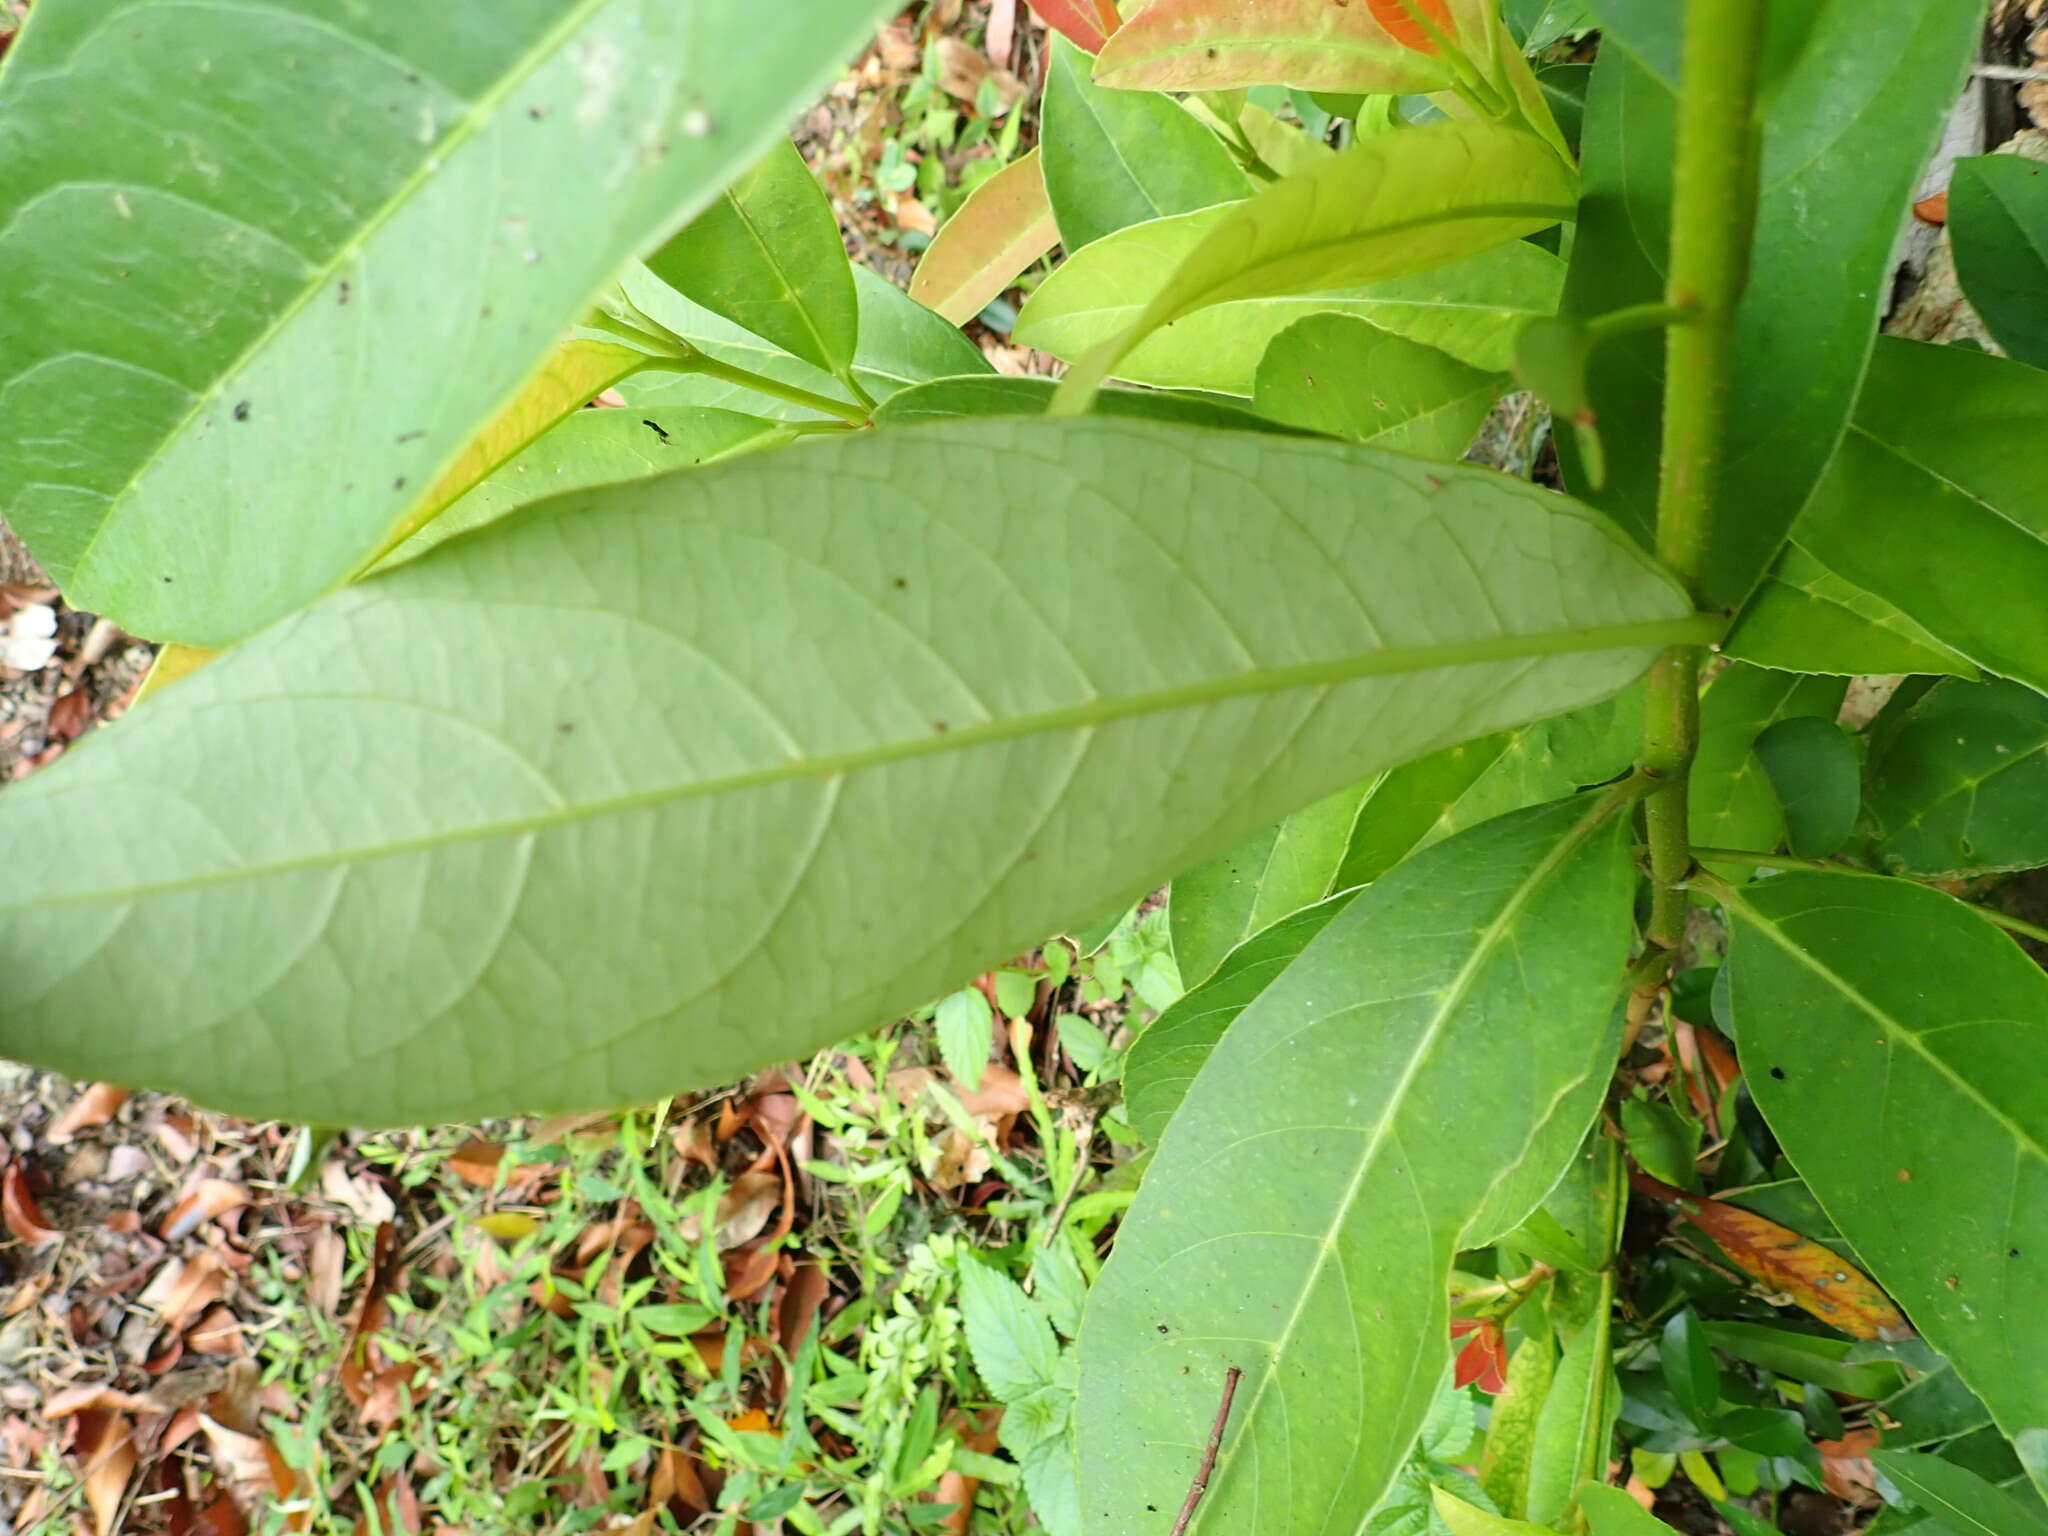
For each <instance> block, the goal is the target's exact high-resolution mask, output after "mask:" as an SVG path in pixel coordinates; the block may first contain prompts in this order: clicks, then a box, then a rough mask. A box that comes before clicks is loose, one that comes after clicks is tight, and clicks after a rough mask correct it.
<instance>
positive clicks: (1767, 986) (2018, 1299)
mask: <svg viewBox="0 0 2048 1536" xmlns="http://www.w3.org/2000/svg"><path fill="white" fill-rule="evenodd" d="M1722 898H1723V900H1724V902H1725V904H1726V906H1727V908H1728V911H1729V915H1730V918H1731V919H1732V923H1733V944H1732V948H1731V953H1730V957H1729V962H1728V972H1729V976H1730V985H1731V989H1732V990H1731V996H1732V1000H1733V1006H1734V1013H1735V1026H1736V1032H1737V1036H1738V1039H1739V1043H1740V1045H1741V1047H1742V1052H1743V1060H1744V1063H1745V1065H1746V1066H1747V1067H1748V1071H1747V1073H1746V1074H1745V1081H1747V1082H1748V1083H1749V1085H1750V1089H1751V1091H1752V1092H1753V1093H1754V1094H1755V1096H1756V1100H1757V1104H1758V1105H1759V1107H1760V1108H1761V1109H1762V1110H1763V1112H1764V1116H1765V1118H1766V1119H1767V1120H1769V1122H1770V1125H1771V1129H1772V1130H1773V1131H1775V1132H1776V1133H1777V1135H1778V1138H1779V1140H1780V1141H1781V1142H1782V1143H1783V1144H1784V1147H1785V1151H1786V1154H1787V1155H1788V1156H1789V1157H1790V1158H1791V1159H1792V1163H1793V1166H1794V1167H1796V1168H1797V1169H1798V1170H1799V1173H1800V1175H1801V1176H1802V1177H1803V1178H1804V1179H1805V1180H1806V1182H1807V1183H1808V1185H1810V1186H1811V1187H1812V1190H1813V1193H1814V1194H1815V1195H1816V1196H1817V1197H1819V1199H1820V1202H1821V1205H1822V1206H1823V1207H1824V1208H1825V1209H1826V1210H1827V1213H1828V1215H1829V1216H1830V1217H1831V1218H1833V1220H1834V1223H1835V1225H1836V1227H1837V1228H1839V1229H1840V1231H1841V1233H1842V1235H1843V1236H1844V1237H1846V1238H1847V1239H1848V1240H1849V1241H1850V1242H1851V1243H1853V1244H1854V1245H1855V1248H1856V1252H1857V1253H1858V1254H1859V1255H1861V1257H1862V1258H1863V1259H1864V1261H1865V1263H1866V1265H1867V1267H1868V1268H1869V1270H1870V1272H1871V1274H1872V1275H1873V1276H1874V1278H1875V1279H1876V1280H1877V1281H1878V1283H1879V1284H1881V1285H1882V1286H1883V1287H1884V1288H1885V1289H1886V1290H1887V1291H1889V1292H1890V1293H1891V1295H1892V1297H1893V1298H1894V1299H1895V1300H1896V1301H1897V1302H1898V1303H1899V1304H1900V1306H1902V1307H1903V1308H1904V1309H1905V1311H1906V1313H1907V1315H1908V1316H1909V1317H1910V1318H1911V1319H1912V1320H1913V1323H1914V1325H1915V1326H1916V1327H1917V1328H1918V1329H1919V1330H1920V1333H1921V1334H1922V1336H1923V1337H1925V1338H1926V1339H1927V1341H1928V1342H1929V1343H1930V1344H1932V1345H1933V1346H1934V1347H1935V1348H1936V1349H1938V1350H1939V1351H1941V1353H1942V1354H1944V1355H1946V1356H1947V1357H1948V1359H1949V1360H1950V1362H1951V1363H1952V1364H1953V1365H1954V1366H1955V1368H1956V1370H1957V1372H1958V1373H1959V1374H1960V1375H1961V1376H1962V1377H1963V1379H1964V1380H1965V1381H1966V1382H1968V1383H1969V1385H1970V1386H1971V1387H1972V1388H1973V1389H1974V1390H1975V1391H1976V1392H1977V1393H1978V1394H1979V1395H1980V1396H1981V1397H1982V1398H1983V1399H1984V1401H1985V1403H1986V1405H1987V1406H1989V1408H1990V1409H1991V1413H1992V1416H1993V1417H1994V1418H1995V1419H1996V1420H1997V1422H1998V1424H1999V1425H2000V1427H2001V1428H2003V1429H2004V1430H2005V1431H2006V1433H2007V1434H2008V1435H2009V1436H2011V1437H2012V1438H2014V1439H2015V1441H2018V1442H2020V1443H2022V1444H2024V1443H2025V1437H2026V1436H2028V1435H2029V1434H2034V1435H2038V1434H2039V1433H2040V1431H2041V1428H2042V1426H2048V1375H2044V1374H2043V1373H2042V1372H2039V1371H2036V1370H2031V1369H2025V1370H2015V1369H2013V1366H2012V1362H2014V1361H2033V1360H2039V1359H2043V1358H2048V1312H2044V1311H2043V1309H2042V1308H2041V1307H2040V1306H2039V1305H2038V1303H2037V1301H2036V1298H2037V1297H2038V1295H2039V1293H2040V1287H2041V1284H2042V1275H2043V1274H2044V1272H2048V1080H2044V1079H2043V1077H2042V1075H2041V1073H2040V1071H2039V1070H2038V1067H2039V1063H2040V1061H2041V1060H2042V1053H2043V1052H2044V1050H2048V976H2044V975H2043V974H2042V972H2041V969H2040V967H2038V966H2036V965H2035V964H2034V963H2033V961H2031V960H2030V959H2028V958H2027V956H2026V955H2025V954H2023V953H2022V952H2021V951H2020V949H2019V948H2018V946H2017V945H2015V944H2014V943H2013V942H2012V941H2011V940H2010V939H2008V938H2007V937H2006V936H2005V935H2004V934H2002V933H2000V932H1999V931H1998V930H1997V929H1995V928H1993V927H1992V926H1991V925H1990V924H1989V923H1988V922H1986V921H1985V920H1984V919H1983V918H1982V917H1980V916H1978V915H1977V914H1976V913H1974V912H1971V911H1970V910H1969V909H1968V908H1966V907H1964V906H1963V905H1962V904H1961V903H1959V902H1957V901H1955V900H1953V899H1951V898H1949V897H1947V896H1944V895H1942V894H1940V893H1939V892H1938V891H1933V890H1929V889H1928V888H1927V887H1925V886H1919V885H1911V884H1907V883H1905V882H1902V881H1894V880H1885V879H1879V878H1875V877H1870V876H1855V875H1825V874H1803V873H1802V874H1786V875H1780V876H1777V877H1776V878H1774V879H1771V880H1766V881H1762V882H1760V883H1758V884H1755V885H1752V886H1749V887H1745V888H1744V889H1743V890H1741V891H1740V892H1737V891H1733V890H1724V891H1723V892H1722ZM1936 979H1938V984H1930V982H1932V981H1935V980H1936ZM2039 1475H2040V1474H2039V1473H2038V1472H2037V1473H2036V1477H2037V1479H2038V1478H2039Z"/></svg>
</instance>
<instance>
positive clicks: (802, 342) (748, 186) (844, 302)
mask: <svg viewBox="0 0 2048 1536" xmlns="http://www.w3.org/2000/svg"><path fill="white" fill-rule="evenodd" d="M647 267H648V270H649V271H651V272H652V273H653V274H654V275H655V276H656V277H658V278H660V279H661V280H662V281H663V282H665V283H667V284H668V285H669V286H670V287H671V288H674V289H675V290H676V291H677V292H678V293H681V294H684V295H686V296H687V297H689V298H690V299H692V300H694V301H695V302H697V303H699V304H702V305H703V306H704V307H705V308H706V309H708V310H710V311H711V312H712V313H713V314H718V315H723V316H724V317H725V318H726V319H728V320H730V321H732V322H733V323H734V324H735V325H739V326H743V327H745V328H746V329H747V330H749V331H752V332H753V333H754V334H755V335H756V336H759V337H761V338H762V339H763V340H766V341H772V342H774V343H775V345H776V346H778V347H780V348H782V350H783V351H785V352H788V353H790V354H791V355H792V356H795V357H800V358H802V359H803V360H804V361H805V362H807V363H809V364H811V366H812V367H814V368H822V369H824V370H825V371H826V372H827V373H830V374H834V375H836V376H837V377H839V378H841V379H845V378H847V377H849V376H850V372H851V369H852V367H853V359H854V352H855V349H856V348H857V347H858V346H859V344H860V306H859V303H858V301H857V300H856V299H855V297H854V292H853V268H852V266H850V265H849V264H848V262H847V259H846V247H845V246H844V245H843V244H841V243H840V239H839V221H838V220H837V219H836V218H834V217H833V214H832V204H831V202H830V201H829V200H827V198H826V196H825V189H824V188H823V187H821V186H819V185H818V183H817V180H816V179H815V178H814V177H813V176H812V175H811V168H810V167H809V166H808V165H806V164H804V157H803V155H802V154H801V153H800V152H799V151H798V150H797V147H796V146H795V145H794V144H792V143H790V142H789V140H787V139H784V140H783V141H782V142H781V143H779V144H777V145H776V146H775V147H774V148H773V149H771V150H770V151H769V152H768V154H767V156H766V157H765V158H763V159H762V160H761V161H760V163H759V164H757V165H755V166H754V167H753V168H752V169H751V170H749V171H748V172H747V173H746V174H745V175H743V176H741V177H740V178H739V180H737V181H735V182H734V183H733V184H732V185H731V186H729V187H727V188H726V189H725V191H724V192H723V193H722V194H721V195H720V196H719V197H718V198H717V199H716V200H715V201H714V202H713V203H712V204H711V206H710V207H708V208H706V209H705V210H704V211H703V212H702V213H700V214H698V215H697V217H696V218H695V219H693V220H691V221H690V223H689V224H687V225H686V226H684V228H683V229H682V230H680V231H679V232H678V233H676V234H675V235H673V236H671V237H670V239H669V241H668V243H667V244H666V245H664V246H662V247H661V249H660V250H658V251H656V252H655V253H654V254H653V255H651V256H649V257H648V258H647Z"/></svg>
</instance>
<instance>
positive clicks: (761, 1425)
mask: <svg viewBox="0 0 2048 1536" xmlns="http://www.w3.org/2000/svg"><path fill="white" fill-rule="evenodd" d="M725 1422H726V1423H727V1424H729V1425H730V1426H731V1427H732V1428H734V1429H736V1430H738V1431H739V1432H740V1433H741V1434H743V1435H775V1436H778V1437H779V1436H780V1435H781V1434H782V1431H781V1430H779V1429H777V1428H776V1427H775V1421H774V1420H773V1419H771V1418H769V1417H768V1414H767V1412H766V1411H765V1410H764V1409H760V1408H749V1409H747V1410H746V1412H744V1413H736V1414H734V1415H733V1416H732V1417H731V1418H729V1419H727V1420H726V1421H725Z"/></svg>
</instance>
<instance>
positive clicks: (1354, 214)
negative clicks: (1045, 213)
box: [1063, 120, 1578, 409]
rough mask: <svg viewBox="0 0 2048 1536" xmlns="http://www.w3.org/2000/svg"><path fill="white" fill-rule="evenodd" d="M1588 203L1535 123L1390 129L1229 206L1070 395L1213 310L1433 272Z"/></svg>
mask: <svg viewBox="0 0 2048 1536" xmlns="http://www.w3.org/2000/svg"><path fill="white" fill-rule="evenodd" d="M1577 202H1578V177H1577V175H1576V173H1575V172H1574V171H1573V169H1572V167H1570V166H1569V165H1567V164H1565V162H1564V161H1563V160H1562V159H1561V158H1560V157H1559V155H1558V153H1557V151H1555V150H1554V149H1552V148H1551V147H1550V146H1549V145H1548V144H1546V143H1544V141H1543V140H1542V139H1540V138H1538V137H1537V136H1536V135H1535V134H1533V133H1529V132H1527V131H1525V130H1523V129H1519V128H1511V127H1507V126H1504V125H1502V124H1500V123H1496V122H1482V121H1476V120H1470V121H1454V120H1445V121H1443V122H1436V123H1431V124H1429V125H1428V126H1426V127H1422V128H1415V129H1410V130H1407V131H1405V132H1402V133H1398V134H1384V133H1383V134H1376V135H1374V136H1372V137H1370V138H1367V139H1363V140H1361V141H1359V142H1358V143H1356V144H1354V145H1353V146H1352V148H1350V149H1349V150H1346V151H1345V152H1344V153H1343V154H1341V155H1334V156H1332V157H1331V158H1329V159H1328V160H1325V161H1322V162H1320V163H1319V164H1317V165H1316V166H1314V167H1313V168H1312V169H1309V170H1306V171H1301V172H1297V173H1296V174H1295V175H1293V176H1289V177H1286V178H1284V179H1282V180H1280V181H1276V182H1274V183H1272V184H1271V185H1270V186H1268V187H1266V188H1265V189H1264V190H1263V191H1261V192H1259V193H1258V194H1257V195H1256V196H1254V197H1251V198H1248V199H1246V200H1245V201H1244V202H1241V203H1230V204H1226V205H1225V206H1224V209H1223V211H1222V212H1221V213H1220V214H1218V215H1216V216H1215V217H1214V220H1213V222H1212V223H1211V224H1210V225H1209V226H1208V228H1207V231H1206V233H1205V234H1204V235H1203V236H1202V238H1201V239H1200V240H1199V241H1198V242H1197V243H1196V244H1195V245H1194V247H1193V248H1192V249H1191V250H1189V251H1188V253H1187V255H1186V256H1185V258H1183V259H1182V260H1181V261H1180V263H1179V264H1178V265H1177V266H1175V267H1174V268H1172V269H1171V270H1170V272H1167V273H1165V274H1162V275H1163V284H1162V285H1161V286H1159V287H1158V288H1157V291H1156V292H1154V293H1153V294H1152V295H1151V297H1150V298H1149V299H1148V300H1147V301H1146V303H1145V305H1144V307H1143V308H1142V309H1141V310H1139V311H1138V313H1137V316H1136V317H1135V318H1134V319H1133V320H1132V321H1131V323H1130V324H1129V326H1128V327H1127V328H1125V329H1124V330H1122V331H1121V332H1119V333H1118V334H1116V335H1115V336H1113V337H1112V338H1111V339H1109V340H1107V341H1104V342H1103V343H1101V344H1100V345H1099V346H1097V347H1094V348H1092V349H1091V350H1090V351H1089V352H1088V353H1087V354H1086V355H1085V356H1083V357H1081V358H1080V359H1078V360H1077V361H1076V362H1075V363H1074V365H1073V367H1072V369H1071V370H1070V371H1069V372H1068V374H1067V379H1066V383H1065V384H1064V385H1063V393H1065V394H1068V395H1069V396H1070V397H1071V398H1072V399H1073V400H1074V401H1075V402H1076V406H1075V408H1076V409H1078V408H1079V402H1080V401H1081V400H1082V399H1083V398H1084V397H1085V396H1086V395H1087V394H1088V393H1089V392H1090V391H1092V390H1093V389H1094V388H1096V387H1097V386H1098V385H1100V384H1101V382H1102V380H1103V379H1104V378H1106V377H1107V376H1108V375H1109V374H1110V373H1112V372H1114V371H1116V369H1117V365H1118V364H1119V363H1120V362H1121V361H1122V360H1123V359H1124V358H1125V357H1126V356H1128V355H1129V353H1130V352H1131V350H1132V349H1133V348H1135V347H1136V346H1137V345H1138V344H1139V343H1140V342H1142V341H1143V340H1144V339H1145V338H1146V337H1148V336H1150V335H1152V334H1153V333H1154V332H1156V331H1157V330H1159V328H1160V327H1161V326H1165V325H1171V324H1173V323H1174V322H1175V321H1177V320H1181V319H1184V318H1186V317H1187V316H1189V315H1193V314H1195V313H1197V312H1198V311H1201V310H1204V309H1207V308H1210V307H1211V306H1213V305H1217V304H1228V303H1230V302H1232V301H1233V300H1241V299H1272V298H1284V297H1287V296H1289V295H1294V294H1306V293H1318V292H1322V291H1326V290H1328V289H1332V288H1343V287H1353V286H1357V285H1359V284H1362V283H1375V282H1383V281H1385V280H1386V279H1389V278H1396V277H1402V276H1405V275H1407V274H1408V273H1411V272H1423V271H1427V270H1428V269H1429V268H1431V267H1436V266H1441V265H1443V264H1444V263H1446V262H1452V261H1456V260H1458V259H1459V258H1461V257H1465V256H1471V255H1475V254H1477V253H1478V252H1480V251H1483V250H1486V249H1488V248H1489V247H1491V246H1496V245H1501V244H1504V243H1505V242H1507V241H1509V240H1513V239H1515V238H1517V237H1518V236H1521V235H1526V234H1531V233H1533V232H1534V231H1536V230H1539V229H1543V228H1546V227H1547V226H1549V225H1552V224H1556V223H1558V222H1560V221H1561V220H1566V219H1570V218H1571V217H1573V213H1574V209H1575V207H1576V205H1577ZM1183 217H1185V215H1184V216H1183ZM1141 227H1142V226H1141Z"/></svg>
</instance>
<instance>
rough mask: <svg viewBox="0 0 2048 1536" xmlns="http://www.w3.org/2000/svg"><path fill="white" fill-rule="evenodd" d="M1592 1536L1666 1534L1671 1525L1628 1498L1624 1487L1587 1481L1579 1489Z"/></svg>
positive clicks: (1580, 1504)
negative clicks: (1611, 1486)
mask: <svg viewBox="0 0 2048 1536" xmlns="http://www.w3.org/2000/svg"><path fill="white" fill-rule="evenodd" d="M1579 1508H1580V1509H1582V1510H1584V1511H1585V1514H1586V1519H1587V1521H1588V1523H1590V1524H1591V1526H1592V1527H1593V1536H1669V1533H1670V1531H1671V1527H1670V1526H1668V1525H1666V1524H1665V1523H1664V1522H1663V1521H1662V1520H1659V1519H1658V1518H1657V1517H1656V1516H1655V1515H1653V1514H1651V1513H1650V1512H1649V1511H1648V1510H1647V1509H1645V1508H1643V1506H1642V1505H1640V1504H1638V1503H1637V1502H1636V1501H1635V1500H1634V1499H1633V1498H1631V1497H1630V1496H1629V1494H1628V1492H1627V1491H1626V1490H1625V1489H1621V1488H1610V1487H1609V1486H1607V1485H1606V1484H1605V1483H1595V1482H1590V1481H1589V1482H1587V1483H1584V1484H1582V1485H1581V1486H1580V1488H1579Z"/></svg>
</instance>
